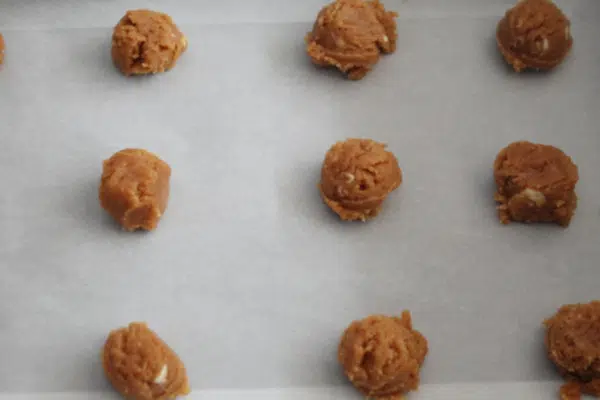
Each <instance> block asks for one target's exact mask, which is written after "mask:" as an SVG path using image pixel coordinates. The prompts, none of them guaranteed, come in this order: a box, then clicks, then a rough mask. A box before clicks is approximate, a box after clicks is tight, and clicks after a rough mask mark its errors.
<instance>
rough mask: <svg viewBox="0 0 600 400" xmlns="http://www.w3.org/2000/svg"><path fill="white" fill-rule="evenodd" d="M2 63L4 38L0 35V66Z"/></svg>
mask: <svg viewBox="0 0 600 400" xmlns="http://www.w3.org/2000/svg"><path fill="white" fill-rule="evenodd" d="M3 62H4V37H3V36H2V34H1V33H0V64H2V63H3Z"/></svg>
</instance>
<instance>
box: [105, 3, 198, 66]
mask: <svg viewBox="0 0 600 400" xmlns="http://www.w3.org/2000/svg"><path fill="white" fill-rule="evenodd" d="M186 48H187V40H186V38H185V36H183V34H182V33H181V31H180V30H179V28H177V26H176V25H175V24H174V23H173V21H172V20H171V17H169V16H168V15H167V14H163V13H160V12H156V11H150V10H133V11H127V13H126V14H125V16H124V17H123V18H121V20H120V21H119V23H118V24H117V26H115V29H114V32H113V37H112V59H113V61H114V63H115V65H116V66H117V67H118V68H119V69H120V70H121V72H123V74H125V75H143V74H154V73H157V72H164V71H167V70H169V69H171V68H173V67H174V66H175V63H176V62H177V59H178V58H179V56H180V55H181V54H182V53H183V52H184V51H185V49H186Z"/></svg>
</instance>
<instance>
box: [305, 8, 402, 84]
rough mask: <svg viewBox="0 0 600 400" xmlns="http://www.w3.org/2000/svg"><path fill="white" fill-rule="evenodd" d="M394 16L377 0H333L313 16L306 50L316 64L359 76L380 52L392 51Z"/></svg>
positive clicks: (351, 77)
mask: <svg viewBox="0 0 600 400" xmlns="http://www.w3.org/2000/svg"><path fill="white" fill-rule="evenodd" d="M396 17H397V14H396V13H395V12H391V11H386V10H385V8H384V7H383V5H382V4H381V3H380V2H379V0H367V1H365V0H336V1H334V2H333V3H331V4H329V5H327V6H325V7H324V8H323V9H322V10H321V12H319V14H318V15H317V20H316V21H315V23H314V25H313V29H312V32H309V33H308V34H307V35H306V38H305V41H306V52H307V53H308V55H309V57H310V58H311V60H312V62H313V63H314V64H316V65H319V66H335V67H336V68H338V69H339V70H340V71H342V72H343V73H345V74H346V75H347V76H348V78H349V79H353V80H358V79H362V78H363V77H364V76H365V75H366V74H367V73H368V72H369V70H371V68H372V67H373V66H374V65H375V64H376V63H377V61H379V55H380V54H381V53H392V52H394V50H396V39H397V37H398V34H397V32H396V20H395V18H396Z"/></svg>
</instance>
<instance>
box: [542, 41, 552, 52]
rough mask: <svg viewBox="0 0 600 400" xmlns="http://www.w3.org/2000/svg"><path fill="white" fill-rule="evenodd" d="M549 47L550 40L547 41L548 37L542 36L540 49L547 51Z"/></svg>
mask: <svg viewBox="0 0 600 400" xmlns="http://www.w3.org/2000/svg"><path fill="white" fill-rule="evenodd" d="M549 48H550V42H549V41H548V38H544V42H543V44H542V49H543V50H544V51H548V49H549Z"/></svg>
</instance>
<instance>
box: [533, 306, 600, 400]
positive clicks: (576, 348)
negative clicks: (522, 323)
mask: <svg viewBox="0 0 600 400" xmlns="http://www.w3.org/2000/svg"><path fill="white" fill-rule="evenodd" d="M544 325H545V326H546V338H545V343H546V350H547V351H548V357H549V358H550V360H551V361H552V362H553V363H554V364H556V366H557V367H558V370H559V371H560V373H561V374H562V375H563V376H564V377H565V378H566V379H567V381H568V382H567V383H566V384H565V385H563V387H562V388H561V400H576V399H577V400H578V399H580V398H581V393H582V392H583V393H587V394H590V395H593V396H597V397H600V301H592V302H590V303H585V304H567V305H564V306H562V307H561V308H560V309H559V310H558V312H557V313H556V314H555V315H554V316H553V317H552V318H549V319H547V320H546V321H545V322H544Z"/></svg>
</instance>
